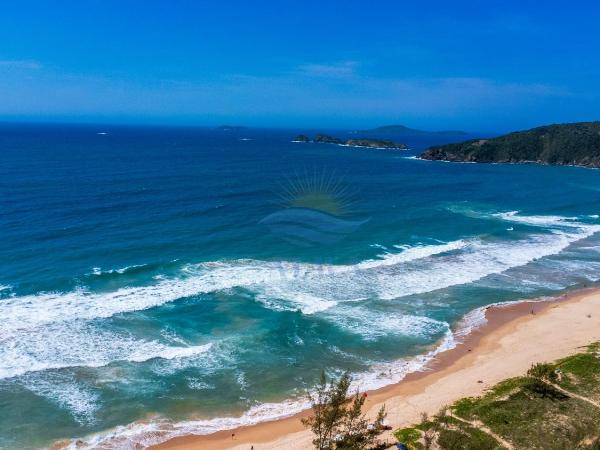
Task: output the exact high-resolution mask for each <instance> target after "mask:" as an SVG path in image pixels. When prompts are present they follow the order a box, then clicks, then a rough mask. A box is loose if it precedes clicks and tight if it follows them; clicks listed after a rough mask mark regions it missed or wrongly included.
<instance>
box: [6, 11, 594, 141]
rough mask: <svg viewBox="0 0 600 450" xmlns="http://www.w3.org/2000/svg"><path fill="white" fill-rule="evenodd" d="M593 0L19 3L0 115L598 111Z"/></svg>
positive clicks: (289, 117)
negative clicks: (543, 0) (529, 0)
mask: <svg viewBox="0 0 600 450" xmlns="http://www.w3.org/2000/svg"><path fill="white" fill-rule="evenodd" d="M598 23H600V4H599V3H598V2H592V1H586V2H583V1H570V2H554V1H546V2H528V1H518V2H517V1H493V0H492V1H473V2H466V1H463V2H461V1H452V2H451V1H446V2H436V1H429V2H416V1H415V2H404V1H399V0H396V1H369V2H367V1H353V0H345V1H343V2H342V1H337V2H334V1H327V0H321V1H310V0H307V1H287V2H286V1H281V0H280V1H266V0H264V1H263V0H255V1H220V2H217V1H216V0H215V1H211V2H205V1H181V0H180V1H177V0H172V1H138V2H136V1H129V2H125V1H110V0H108V1H92V0H88V1H60V0H58V1H52V2H51V1H47V2H44V1H38V2H30V1H26V0H24V1H19V2H6V3H5V4H3V6H2V12H1V13H0V120H35V121H77V122H132V123H165V124H170V123H172V124H199V125H209V126H211V125H218V124H222V123H233V124H244V125H249V126H276V127H352V128H353V127H367V126H375V125H381V124H390V123H402V124H406V125H408V126H413V127H419V128H428V129H447V128H460V129H467V130H495V131H503V130H510V129H516V128H527V127H531V126H535V125H539V124H544V123H551V122H570V121H581V120H598V119H600V87H599V80H600V59H599V58H598V55H599V50H600V37H599V36H600V34H599V33H598Z"/></svg>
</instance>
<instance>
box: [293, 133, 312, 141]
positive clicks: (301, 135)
mask: <svg viewBox="0 0 600 450" xmlns="http://www.w3.org/2000/svg"><path fill="white" fill-rule="evenodd" d="M292 142H310V138H309V137H308V136H306V135H304V134H299V135H298V136H296V137H295V138H294V140H293V141H292Z"/></svg>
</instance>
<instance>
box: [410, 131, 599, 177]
mask: <svg viewBox="0 0 600 450" xmlns="http://www.w3.org/2000/svg"><path fill="white" fill-rule="evenodd" d="M420 158H422V159H430V160H444V161H462V162H483V163H491V162H498V163H540V164H557V165H577V166H588V167H600V122H581V123H573V124H563V125H547V126H543V127H539V128H533V129H531V130H527V131H517V132H515V133H510V134H507V135H504V136H500V137H497V138H493V139H474V140H470V141H466V142H462V143H458V144H447V145H439V146H434V147H430V148H429V149H427V150H426V151H425V152H424V153H423V154H421V156H420Z"/></svg>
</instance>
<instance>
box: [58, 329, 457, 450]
mask: <svg viewBox="0 0 600 450" xmlns="http://www.w3.org/2000/svg"><path fill="white" fill-rule="evenodd" d="M455 346H456V341H455V339H454V337H453V336H452V333H450V332H448V333H447V334H446V336H445V337H444V339H443V340H442V342H441V343H440V344H439V345H438V346H437V347H436V348H435V349H433V350H431V351H429V352H427V353H426V354H424V355H419V356H416V357H414V358H407V359H402V360H398V361H394V362H389V363H380V364H375V365H373V367H371V370H369V371H366V372H362V373H358V374H355V375H354V376H353V382H352V385H351V388H350V390H351V391H354V390H355V389H360V390H362V391H366V390H373V389H379V388H381V387H384V386H388V385H390V384H393V383H398V382H399V381H401V380H402V379H404V378H405V377H406V375H408V374H409V373H413V372H417V371H421V370H424V369H425V368H426V367H427V365H428V364H429V363H430V362H431V361H432V360H433V359H434V358H435V357H436V356H437V355H438V354H440V353H442V352H444V351H447V350H450V349H452V348H454V347H455ZM309 407H310V403H309V402H308V401H307V400H306V399H304V398H296V399H289V400H285V401H282V402H280V403H261V404H258V405H256V406H253V407H251V408H250V409H249V410H248V411H246V412H245V413H244V414H242V415H241V416H238V417H218V418H213V419H204V420H187V421H180V422H172V421H169V420H167V419H165V418H163V417H156V418H155V419H153V420H151V421H149V422H134V423H131V424H129V425H126V426H119V427H116V428H114V429H112V430H109V431H106V432H103V433H98V434H95V435H92V436H88V437H87V438H86V439H85V440H81V439H78V440H73V441H72V442H71V443H70V445H69V447H68V448H69V449H71V450H84V449H96V448H111V449H132V448H139V446H141V447H142V448H145V447H149V446H151V445H156V444H159V443H161V442H165V441H167V440H169V439H172V438H174V437H177V436H183V435H191V434H193V435H206V434H211V433H215V432H217V431H222V430H231V429H235V428H238V427H242V426H250V425H255V424H257V423H260V422H266V421H272V420H277V419H283V418H285V417H290V416H293V415H294V414H297V413H299V412H301V411H304V410H306V409H308V408H309Z"/></svg>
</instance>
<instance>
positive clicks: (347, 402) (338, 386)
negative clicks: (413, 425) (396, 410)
mask: <svg viewBox="0 0 600 450" xmlns="http://www.w3.org/2000/svg"><path fill="white" fill-rule="evenodd" d="M350 383H351V378H350V376H349V375H348V374H347V373H345V374H343V375H342V376H341V377H340V379H339V380H337V381H335V380H331V381H329V382H328V381H327V378H326V376H325V374H324V373H323V374H321V380H320V382H319V385H318V386H317V388H316V389H315V390H314V392H312V393H309V394H308V397H309V400H310V402H311V404H312V411H313V414H312V415H311V416H310V417H307V418H305V419H302V423H303V424H304V426H305V427H307V428H310V429H311V431H312V432H313V434H314V439H313V444H314V446H315V448H316V449H318V450H367V449H374V448H376V447H377V442H376V441H377V436H378V435H379V434H381V432H382V431H383V421H384V419H385V417H386V412H385V408H384V407H382V408H381V409H380V410H379V413H378V414H377V417H376V418H375V421H374V422H372V423H371V422H369V420H368V419H367V418H366V416H365V415H364V414H363V412H362V408H363V406H364V404H365V400H366V395H365V394H361V393H360V392H358V391H357V392H355V393H354V394H353V395H351V396H349V395H348V393H349V390H350Z"/></svg>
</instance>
